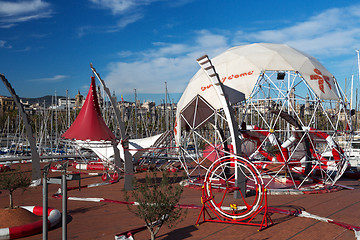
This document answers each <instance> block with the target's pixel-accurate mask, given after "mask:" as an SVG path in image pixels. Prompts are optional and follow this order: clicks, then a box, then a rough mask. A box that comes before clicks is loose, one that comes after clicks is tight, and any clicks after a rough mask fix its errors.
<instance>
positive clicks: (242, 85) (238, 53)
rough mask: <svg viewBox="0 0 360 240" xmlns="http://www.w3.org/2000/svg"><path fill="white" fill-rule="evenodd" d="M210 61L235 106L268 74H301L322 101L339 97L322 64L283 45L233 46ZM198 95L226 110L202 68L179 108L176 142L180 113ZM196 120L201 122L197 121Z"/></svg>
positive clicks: (186, 90)
mask: <svg viewBox="0 0 360 240" xmlns="http://www.w3.org/2000/svg"><path fill="white" fill-rule="evenodd" d="M211 62H212V64H213V65H214V67H215V69H216V72H217V73H218V74H219V77H220V80H221V82H222V83H223V84H224V92H225V93H226V95H227V96H228V98H229V101H230V103H232V104H234V103H236V102H239V101H241V100H243V99H244V97H245V98H248V97H249V96H250V95H251V93H252V91H253V89H254V86H255V85H256V82H257V81H258V79H259V76H260V75H261V74H262V73H263V72H265V71H294V72H298V73H299V74H300V75H301V76H302V78H303V79H304V80H305V82H306V84H307V85H308V86H309V87H310V88H311V89H312V90H313V91H314V93H315V94H316V96H317V97H319V98H320V99H327V100H336V99H338V98H339V95H338V93H337V89H336V84H335V79H334V77H333V76H332V75H331V74H330V72H329V71H328V70H326V68H325V67H324V66H323V65H322V64H321V63H320V62H318V61H317V60H316V59H315V58H314V57H312V56H309V55H307V54H305V53H302V52H300V51H298V50H296V49H294V48H291V47H289V46H287V45H284V44H271V43H254V44H250V45H244V46H238V47H233V48H230V49H228V50H227V51H225V52H224V53H222V54H220V55H218V56H217V57H215V58H213V59H212V60H211ZM197 96H200V97H201V98H202V99H203V102H206V103H208V104H209V105H210V106H211V107H212V108H214V109H221V108H222V107H223V106H221V103H220V101H219V99H218V97H217V94H216V92H215V90H214V87H212V84H211V81H210V79H209V78H208V76H207V74H206V73H205V72H204V70H203V69H200V70H199V71H198V72H197V73H196V74H195V75H194V77H193V78H192V79H191V80H190V82H189V84H188V86H187V87H186V89H185V91H184V93H183V95H182V97H181V98H180V100H179V103H178V105H177V113H176V116H177V118H176V119H177V120H176V123H175V140H176V142H177V143H179V139H180V128H181V125H182V124H183V123H184V119H181V118H180V113H181V112H182V111H183V110H185V109H186V108H188V107H189V106H190V105H191V104H196V102H195V99H196V97H197ZM203 105H204V104H203ZM194 107H195V106H194ZM194 107H192V108H194ZM190 118H191V117H190ZM180 119H181V121H180ZM196 121H200V120H199V119H196Z"/></svg>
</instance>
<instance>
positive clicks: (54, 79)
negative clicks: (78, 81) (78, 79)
mask: <svg viewBox="0 0 360 240" xmlns="http://www.w3.org/2000/svg"><path fill="white" fill-rule="evenodd" d="M68 77H69V76H66V75H55V76H53V77H48V78H37V79H32V80H29V82H47V83H49V82H62V81H63V80H64V79H65V78H68Z"/></svg>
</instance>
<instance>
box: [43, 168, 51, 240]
mask: <svg viewBox="0 0 360 240" xmlns="http://www.w3.org/2000/svg"><path fill="white" fill-rule="evenodd" d="M49 168H50V164H48V165H46V166H44V170H43V240H47V239H48V180H47V175H48V171H49Z"/></svg>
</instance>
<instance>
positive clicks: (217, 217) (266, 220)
mask: <svg viewBox="0 0 360 240" xmlns="http://www.w3.org/2000/svg"><path fill="white" fill-rule="evenodd" d="M204 191H205V189H204V187H203V189H202V197H201V203H202V208H201V211H200V214H199V216H198V218H197V220H196V225H199V221H200V218H201V216H202V220H203V221H202V222H218V223H232V224H242V225H250V226H259V227H260V228H259V229H258V231H261V230H263V229H265V228H267V227H269V226H271V225H273V224H274V223H273V221H272V220H271V217H270V215H269V212H268V204H267V191H266V189H265V188H263V192H264V198H263V200H261V207H259V209H257V210H256V211H255V212H254V213H253V214H251V215H250V216H249V217H248V218H245V219H229V218H227V217H224V216H222V215H221V214H220V213H219V212H217V211H216V210H215V209H214V208H213V207H212V205H211V204H210V203H209V201H210V200H211V199H212V197H207V196H206V194H205V193H204ZM208 209H210V210H211V212H210V213H209V211H208ZM211 213H213V215H214V216H212V215H211ZM260 213H263V217H262V220H261V223H256V222H254V219H255V217H256V216H258V215H259V214H260ZM206 216H207V217H206Z"/></svg>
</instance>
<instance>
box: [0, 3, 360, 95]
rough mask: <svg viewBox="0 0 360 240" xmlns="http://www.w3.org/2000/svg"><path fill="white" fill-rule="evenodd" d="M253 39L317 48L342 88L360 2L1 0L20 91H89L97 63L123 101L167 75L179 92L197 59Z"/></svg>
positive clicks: (12, 73) (1, 44)
mask: <svg viewBox="0 0 360 240" xmlns="http://www.w3.org/2000/svg"><path fill="white" fill-rule="evenodd" d="M255 42H271V43H285V44H288V45H290V46H292V47H294V48H296V49H299V50H301V51H304V52H306V53H308V54H310V55H312V56H314V57H316V58H317V59H318V60H319V61H320V62H321V63H322V64H323V65H324V66H325V67H326V68H327V69H328V70H329V71H330V72H331V73H332V74H333V75H334V76H335V77H336V78H337V79H338V81H339V82H340V84H341V85H342V86H343V87H344V86H345V83H344V82H345V81H344V79H345V78H347V79H350V78H351V75H352V74H356V76H355V77H356V78H358V75H357V62H356V53H355V50H356V49H359V48H360V1H354V0H342V1H329V0H316V1H314V0H311V1H309V0H302V1H288V0H287V1H282V0H278V1H256V0H254V1H238V0H227V1H226V0H224V1H219V0H206V1H205V0H198V1H196V0H177V1H172V0H169V1H166V0H76V1H73V0H61V1H55V0H52V1H50V0H48V1H47V0H43V1H41V0H26V1H25V0H17V1H1V0H0V73H3V74H4V75H5V76H6V77H7V79H8V80H9V81H10V83H11V84H12V86H13V88H14V89H15V91H16V92H17V93H18V95H19V96H21V97H40V96H44V95H53V94H55V91H56V94H57V95H65V93H66V90H67V89H68V91H69V95H70V96H72V97H73V96H75V94H76V93H77V92H78V90H80V92H81V93H82V94H83V95H86V94H87V91H88V88H89V85H90V76H91V75H92V72H91V69H90V67H89V64H90V63H93V65H94V67H95V68H96V69H97V71H98V72H99V73H100V74H101V76H102V78H103V79H104V80H105V82H106V83H107V85H108V87H109V88H110V90H111V91H115V93H116V95H117V96H118V97H120V96H121V95H123V96H124V100H129V101H132V100H133V93H134V89H136V90H137V93H138V96H139V98H140V99H142V100H143V99H146V98H148V99H149V100H156V99H152V98H156V97H155V95H149V94H161V96H162V95H163V93H164V88H165V81H166V82H167V86H168V91H169V92H170V98H174V100H175V101H177V100H178V97H179V94H176V93H181V92H182V91H183V90H184V89H185V87H186V85H187V83H188V81H189V80H190V78H191V77H192V76H193V75H194V74H195V73H196V71H197V70H198V69H199V67H198V65H197V63H196V58H198V57H200V56H202V55H204V54H208V55H209V56H210V58H213V57H215V56H216V55H218V54H220V53H221V52H223V51H224V50H226V49H228V48H230V47H233V46H238V45H243V44H249V43H255ZM357 83H358V80H357ZM0 94H1V95H8V93H7V91H6V89H5V87H4V86H3V85H2V86H0ZM145 94H148V95H145Z"/></svg>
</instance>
